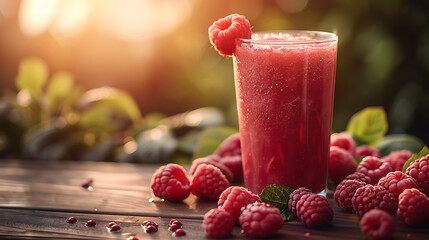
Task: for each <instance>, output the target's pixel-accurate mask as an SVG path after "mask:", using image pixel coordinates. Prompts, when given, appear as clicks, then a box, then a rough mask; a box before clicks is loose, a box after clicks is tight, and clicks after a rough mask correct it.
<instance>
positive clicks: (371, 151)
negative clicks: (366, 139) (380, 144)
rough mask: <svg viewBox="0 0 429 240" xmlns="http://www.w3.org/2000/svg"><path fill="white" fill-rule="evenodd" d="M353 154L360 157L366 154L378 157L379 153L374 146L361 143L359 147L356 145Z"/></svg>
mask: <svg viewBox="0 0 429 240" xmlns="http://www.w3.org/2000/svg"><path fill="white" fill-rule="evenodd" d="M355 156H356V157H358V158H361V159H362V158H364V157H368V156H372V157H378V158H379V157H380V156H381V154H380V151H378V150H377V148H375V147H371V146H369V145H361V146H359V147H356V150H355Z"/></svg>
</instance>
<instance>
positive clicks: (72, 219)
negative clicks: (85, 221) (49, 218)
mask: <svg viewBox="0 0 429 240" xmlns="http://www.w3.org/2000/svg"><path fill="white" fill-rule="evenodd" d="M76 222H77V219H76V218H74V217H69V218H68V219H67V223H76Z"/></svg>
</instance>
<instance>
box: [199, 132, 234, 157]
mask: <svg viewBox="0 0 429 240" xmlns="http://www.w3.org/2000/svg"><path fill="white" fill-rule="evenodd" d="M236 132H237V130H236V129H234V128H231V127H226V126H215V127H208V128H205V129H204V130H203V131H202V132H201V133H200V136H199V137H198V143H197V146H196V147H195V152H194V159H195V158H200V157H206V156H208V155H211V154H213V152H214V151H215V150H216V148H217V147H218V146H219V144H221V143H222V141H223V140H225V139H226V138H227V137H229V136H230V135H232V134H234V133H236Z"/></svg>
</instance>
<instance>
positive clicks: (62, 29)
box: [19, 0, 192, 41]
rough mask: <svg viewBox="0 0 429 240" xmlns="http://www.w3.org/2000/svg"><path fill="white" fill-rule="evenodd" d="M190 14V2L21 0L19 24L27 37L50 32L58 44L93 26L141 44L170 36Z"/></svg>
mask: <svg viewBox="0 0 429 240" xmlns="http://www.w3.org/2000/svg"><path fill="white" fill-rule="evenodd" d="M191 10H192V6H191V0H175V1H173V0H161V1H155V0H110V1H97V0H46V1H45V0H24V1H22V3H21V6H20V9H19V24H20V28H21V31H22V32H23V33H24V34H26V35H27V36H32V37H36V36H38V35H41V34H42V33H43V32H45V31H47V30H48V29H50V30H51V32H52V34H53V36H54V37H55V38H56V39H57V40H59V41H64V40H65V39H68V38H71V37H74V36H76V35H78V34H79V33H81V31H82V30H83V28H85V27H94V26H95V27H96V28H97V30H100V31H102V32H104V33H106V34H109V35H112V36H114V37H117V38H119V39H122V40H125V41H145V40H152V39H156V38H160V37H163V36H165V35H166V34H168V33H170V32H172V31H173V30H174V29H175V28H177V27H178V26H179V25H180V24H182V23H183V22H184V21H186V20H187V19H188V17H189V15H190V13H191Z"/></svg>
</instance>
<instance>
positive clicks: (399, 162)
mask: <svg viewBox="0 0 429 240" xmlns="http://www.w3.org/2000/svg"><path fill="white" fill-rule="evenodd" d="M411 155H413V153H412V152H411V151H408V150H400V151H394V152H391V153H390V154H389V155H387V156H384V157H383V158H381V160H382V161H385V162H388V163H389V164H390V166H391V167H392V171H402V168H403V167H404V164H405V162H407V160H408V159H409V158H410V157H411Z"/></svg>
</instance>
